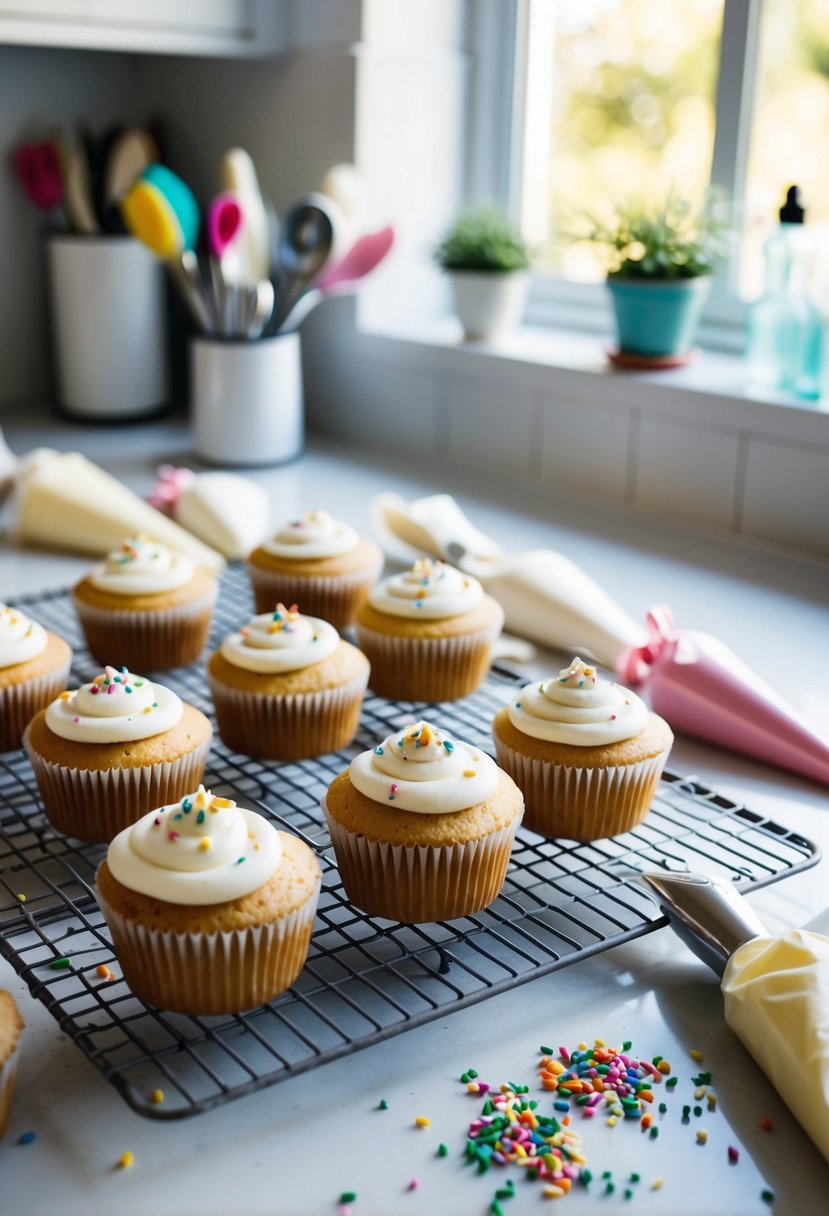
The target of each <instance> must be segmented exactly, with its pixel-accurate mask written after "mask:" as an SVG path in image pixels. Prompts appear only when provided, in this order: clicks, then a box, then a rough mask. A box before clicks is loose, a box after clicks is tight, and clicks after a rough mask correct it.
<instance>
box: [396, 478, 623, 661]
mask: <svg viewBox="0 0 829 1216" xmlns="http://www.w3.org/2000/svg"><path fill="white" fill-rule="evenodd" d="M372 515H373V518H374V524H375V527H376V529H377V531H378V532H379V533H380V535H381V537H382V538H383V539H384V541H385V542H386V545H385V547H386V548H387V549H388V548H389V544H388V534H389V533H391V534H392V536H393V537H394V538H396V539H397V540H398V541H400V540H402V541H404V542H405V543H406V544H407V545H408V546H410V547H411V548H413V549H415V550H416V551H417V552H418V553H427V554H429V555H430V556H431V557H437V558H441V559H442V560H444V561H449V562H452V564H453V565H455V566H457V567H458V569H459V570H462V571H463V572H464V574H471V575H472V577H473V578H476V579H478V580H479V582H481V583H482V584H483V588H484V590H485V591H486V592H487V593H488V594H489V595H491V596H492V597H493V599H495V600H497V601H498V603H499V604H500V605H501V607H502V608H503V609H504V613H505V614H506V622H505V627H506V629H507V630H508V631H509V632H510V633H515V634H518V636H519V637H522V638H529V640H530V641H533V642H537V643H538V644H539V645H541V646H550V647H553V648H554V649H558V650H566V651H567V652H568V654H576V653H581V654H583V653H584V652H585V651H587V652H589V653H590V654H591V655H592V656H593V657H594V658H596V659H597V660H599V661H600V662H602V663H604V664H606V665H608V666H610V667H615V665H616V662H617V660H618V659H619V657H620V656H621V655H622V653H623V652H624V651H627V650H629V649H631V648H635V647H640V646H642V645H644V644H645V643H646V640H647V639H646V635H645V631H644V630H643V629H642V628H641V627H640V626H639V625H637V623H636V622H635V621H634V620H633V618H632V617H630V616H628V614H627V613H626V612H625V611H624V609H622V608H621V607H620V606H619V605H618V604H617V603H616V602H615V600H613V599H612V598H611V597H610V596H609V595H608V594H607V592H606V591H604V590H603V589H602V588H601V587H600V586H599V585H598V583H596V582H594V580H593V579H592V578H590V576H589V575H588V574H586V573H585V572H584V571H583V570H582V569H581V567H580V566H577V565H576V563H575V562H573V561H571V560H570V559H569V558H568V557H565V556H564V554H562V553H556V552H555V551H554V550H553V549H530V550H526V551H524V552H518V553H505V552H504V550H503V549H501V548H500V546H499V545H497V544H496V542H495V541H494V540H492V539H491V537H489V536H487V535H486V534H485V533H483V532H481V531H479V529H478V528H476V527H475V526H474V524H472V523H470V521H469V520H468V519H467V518H466V516H465V515H464V513H463V511H462V510H461V508H460V507H459V506H458V504H457V502H456V501H455V499H454V498H452V496H451V495H450V494H432V495H429V496H428V497H426V498H417V499H415V500H414V501H412V502H407V501H406V500H405V499H403V498H401V497H400V495H399V494H380V495H378V496H377V497H376V498H375V499H374V501H373V502H372ZM392 543H393V542H392Z"/></svg>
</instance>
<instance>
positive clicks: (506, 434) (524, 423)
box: [440, 380, 537, 476]
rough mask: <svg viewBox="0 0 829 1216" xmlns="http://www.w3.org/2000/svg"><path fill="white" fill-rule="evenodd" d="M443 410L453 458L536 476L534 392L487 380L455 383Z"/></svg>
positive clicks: (447, 392)
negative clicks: (533, 457) (534, 457)
mask: <svg viewBox="0 0 829 1216" xmlns="http://www.w3.org/2000/svg"><path fill="white" fill-rule="evenodd" d="M440 409H441V411H442V413H443V414H444V417H443V419H442V423H441V424H442V426H443V427H445V433H446V437H447V450H448V452H449V454H450V455H451V456H454V457H457V458H458V459H459V460H464V461H467V460H474V461H477V462H478V463H479V464H481V465H482V466H484V467H489V468H493V469H501V470H502V471H503V472H508V473H521V474H524V475H525V476H526V475H527V474H528V473H529V472H530V470H531V467H532V464H531V460H532V452H533V449H534V446H536V443H535V438H534V433H533V432H534V427H535V425H536V418H537V403H536V401H535V400H534V399H533V397H531V396H530V395H529V394H523V393H516V392H515V391H514V390H513V391H509V390H507V389H502V388H491V387H490V386H489V385H487V384H485V383H483V382H482V381H476V380H471V381H470V380H463V381H462V380H449V381H447V382H446V384H445V385H444V386H443V389H442V391H441V405H440Z"/></svg>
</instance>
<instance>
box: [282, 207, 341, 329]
mask: <svg viewBox="0 0 829 1216" xmlns="http://www.w3.org/2000/svg"><path fill="white" fill-rule="evenodd" d="M336 210H337V209H336V205H335V204H333V203H331V202H330V201H329V200H328V199H326V198H325V197H324V196H323V195H321V194H308V195H306V196H305V197H304V198H301V199H299V201H298V202H296V203H294V205H293V206H292V207H291V208H290V209H289V210H288V212H287V213H286V215H285V217H284V219H283V221H282V231H281V233H280V237H279V261H278V265H277V297H276V306H275V308H274V313H273V316H272V318H271V321H270V325H269V326H268V332H269V333H276V332H278V331H279V328H280V326H281V325H282V322H283V321H284V320H285V318H286V317H287V316H288V314H289V313H290V311H291V309H292V308H293V306H294V304H295V303H296V301H297V300H298V299H299V297H300V296H301V295H302V293H303V292H304V291H305V290H307V288H308V287H309V286H310V285H311V283H313V281H314V279H315V278H316V277H317V275H319V274H320V273H321V272H322V270H323V268H324V267H325V265H326V263H327V261H328V259H329V257H330V255H331V250H332V248H333V246H334V242H335V239H336V223H337V219H336Z"/></svg>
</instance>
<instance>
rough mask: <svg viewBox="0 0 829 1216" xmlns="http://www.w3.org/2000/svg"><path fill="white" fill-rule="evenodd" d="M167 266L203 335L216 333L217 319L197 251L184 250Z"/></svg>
mask: <svg viewBox="0 0 829 1216" xmlns="http://www.w3.org/2000/svg"><path fill="white" fill-rule="evenodd" d="M167 265H168V267H169V269H170V273H171V274H172V276H173V278H174V280H175V282H176V285H177V287H178V289H179V291H180V293H181V295H182V298H183V299H184V302H185V304H186V305H187V308H188V309H189V311H190V316H191V317H192V318H193V320H194V321H195V322H196V324H197V325H198V327H199V328H200V329H201V331H202V333H205V334H212V333H215V331H216V318H215V315H214V312H213V309H212V307H211V303H210V299H209V296H208V291H207V285H206V284H205V281H204V276H203V275H202V271H201V266H200V265H199V259H198V256H197V254H196V251H195V249H182V251H181V253H180V254H179V255H178V257H177V258H176V257H172V258H170V259H169V261H168V263H167Z"/></svg>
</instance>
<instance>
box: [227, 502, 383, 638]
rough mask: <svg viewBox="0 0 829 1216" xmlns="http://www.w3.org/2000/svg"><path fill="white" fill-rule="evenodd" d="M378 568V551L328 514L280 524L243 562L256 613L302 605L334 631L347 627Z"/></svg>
mask: <svg viewBox="0 0 829 1216" xmlns="http://www.w3.org/2000/svg"><path fill="white" fill-rule="evenodd" d="M382 569H383V554H382V551H381V550H380V549H379V548H378V546H377V545H375V544H374V543H373V542H372V541H370V540H364V539H363V538H362V537H360V536H358V535H357V533H356V532H355V531H354V529H353V528H352V527H350V526H349V525H348V524H346V523H343V522H342V521H341V520H338V519H333V518H332V517H331V516H330V515H329V514H328V512H327V511H306V512H305V514H304V515H302V516H300V518H299V519H293V520H290V521H289V522H287V523H285V524H283V526H282V527H281V528H280V529H279V531H278V532H276V533H275V534H274V535H273V536H272V537H271V538H270V540H266V541H263V543H262V544H261V545H260V546H259V547H258V548H257V549H254V550H253V552H252V553H251V554H250V556H249V558H248V573H249V574H250V581H251V584H252V586H253V597H254V600H255V603H256V611H257V612H268V611H270V610H271V609H272V608H273V605H274V604H276V603H280V602H281V603H283V604H293V603H297V604H302V608H303V611H304V612H308V613H310V614H311V615H312V616H318V617H321V618H322V619H323V620H324V621H328V622H329V623H330V624H332V625H333V626H334V628H335V629H345V628H346V627H347V626H348V625H350V624H351V623H352V621H353V620H354V617H355V615H356V612H357V609H358V608H359V607H360V605H361V604H363V603H365V601H366V599H367V598H368V593H369V591H370V590H371V588H372V587H373V586H374V584H375V583H376V582H377V579H378V578H379V577H380V572H381V570H382Z"/></svg>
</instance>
